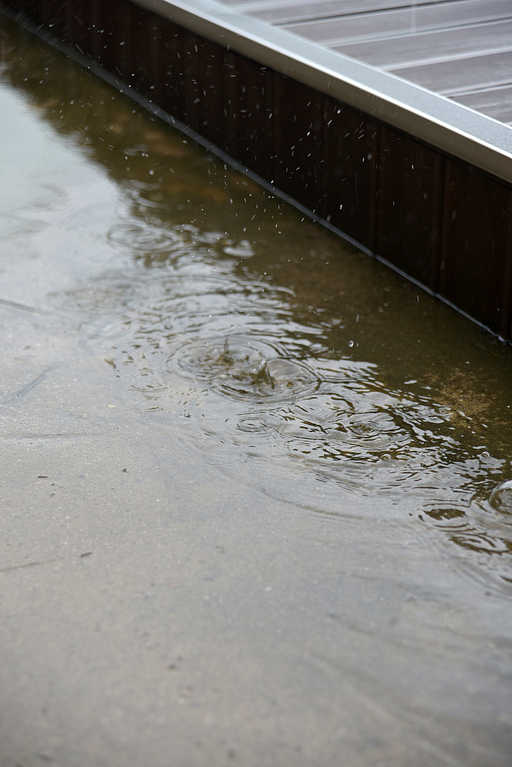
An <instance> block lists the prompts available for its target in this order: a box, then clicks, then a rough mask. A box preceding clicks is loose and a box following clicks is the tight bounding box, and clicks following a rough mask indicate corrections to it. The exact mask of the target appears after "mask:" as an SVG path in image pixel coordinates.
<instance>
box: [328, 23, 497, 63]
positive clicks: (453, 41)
mask: <svg viewBox="0 0 512 767" xmlns="http://www.w3.org/2000/svg"><path fill="white" fill-rule="evenodd" d="M331 47H333V49H334V50H337V51H341V52H342V53H345V54H347V56H352V57H353V58H355V59H361V60H362V61H366V63H367V64H373V65H375V66H378V67H382V68H383V69H386V70H387V71H388V72H392V71H393V70H396V69H402V68H404V67H405V66H408V67H411V66H417V65H420V66H424V65H427V66H428V64H429V63H430V62H431V63H433V64H436V63H438V62H442V61H450V60H451V59H455V60H456V59H459V58H464V59H466V60H468V59H469V60H471V58H473V57H476V56H478V55H479V54H481V53H484V54H490V53H492V54H494V53H500V52H502V51H508V50H511V49H512V21H500V22H495V23H492V24H478V25H471V26H465V27H460V28H458V29H438V30H433V31H428V32H423V33H413V34H410V35H401V36H398V37H393V38H385V39H381V40H375V39H373V40H369V41H364V42H360V43H345V44H342V45H334V46H331Z"/></svg>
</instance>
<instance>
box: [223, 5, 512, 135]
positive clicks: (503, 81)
mask: <svg viewBox="0 0 512 767" xmlns="http://www.w3.org/2000/svg"><path fill="white" fill-rule="evenodd" d="M389 1H390V0H307V1H306V2H305V1H304V0H221V2H223V4H225V5H228V6H229V7H230V8H232V9H233V10H237V11H238V12H240V13H246V14H248V15H251V16H254V17H256V18H258V19H260V20H262V21H266V22H268V23H270V24H272V25H275V26H279V27H281V28H283V29H286V30H288V31H290V32H294V33H295V34H298V35H301V36H303V37H305V38H307V39H309V40H312V41H313V42H316V43H318V44H320V45H323V46H326V47H327V48H330V49H332V50H335V51H340V52H341V53H344V54H346V55H348V56H352V57H353V58H356V59H359V60H360V61H364V62H366V63H368V64H372V65H374V66H377V67H380V68H382V69H384V70H386V71H388V72H391V73H393V74H395V75H398V76H399V77H403V78H404V79H406V80H409V81H410V82H413V83H416V84H418V85H422V86H423V87H425V88H428V89H429V90H433V91H435V92H436V93H439V94H441V95H444V96H447V97H449V98H451V99H453V100H455V101H458V102H459V103H461V104H465V105H466V106H469V107H471V108H472V109H475V110H477V111H479V112H482V113H483V114H486V115H488V116H489V117H493V118H494V119H496V120H499V121H500V122H503V123H506V124H509V125H512V2H511V0H434V1H433V2H432V1H431V2H422V1H421V0H418V2H416V3H414V4H411V2H407V1H406V0H393V7H392V8H389V7H387V6H388V5H389Z"/></svg>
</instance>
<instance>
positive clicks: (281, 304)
mask: <svg viewBox="0 0 512 767" xmlns="http://www.w3.org/2000/svg"><path fill="white" fill-rule="evenodd" d="M45 55H46V56H48V55H56V54H48V53H46V54H45ZM3 57H4V62H5V70H4V74H3V78H4V79H7V80H9V81H10V82H11V83H13V84H15V85H16V86H17V87H19V88H22V89H23V90H25V92H26V93H27V94H28V95H29V98H30V99H31V102H32V104H33V106H34V108H36V109H37V110H39V111H40V112H41V114H42V115H43V116H44V117H45V118H46V119H47V120H49V121H51V123H52V125H53V126H54V128H55V129H56V130H58V131H60V132H61V133H62V134H64V135H65V136H66V137H67V140H68V141H69V142H70V145H71V146H72V147H73V148H74V150H75V151H80V152H83V153H86V154H87V155H88V156H89V157H90V158H91V160H93V161H94V162H96V163H98V164H99V165H100V166H101V167H102V168H104V169H106V171H107V172H108V174H109V176H110V177H111V178H112V179H114V180H115V181H116V183H117V184H118V186H119V189H120V190H121V194H120V198H119V205H118V209H117V211H116V213H115V216H114V217H112V215H110V214H109V213H107V212H105V211H104V210H102V207H101V205H100V204H98V201H97V200H95V199H83V200H82V201H81V202H80V204H78V205H77V204H75V205H74V206H73V207H72V208H70V209H69V210H68V211H67V212H66V211H63V213H62V216H61V219H60V222H59V226H60V227H61V230H62V231H64V232H65V231H79V232H80V233H81V237H82V238H83V243H85V245H86V246H87V247H89V248H91V249H94V248H98V247H100V246H101V248H102V249H105V248H107V249H108V252H109V254H110V258H111V263H112V264H117V263H122V264H124V266H123V268H119V267H117V266H115V265H113V266H110V267H108V266H107V267H106V268H105V271H104V272H103V274H102V276H100V277H99V278H96V279H95V280H92V279H84V280H82V281H81V282H80V281H79V282H78V285H77V286H76V287H75V288H74V289H71V290H69V291H68V293H67V295H66V296H65V297H64V298H63V297H62V296H61V295H60V296H55V297H54V305H55V306H56V307H58V308H59V309H60V310H65V311H67V312H68V313H71V314H73V313H74V314H75V315H76V317H77V319H78V321H80V320H81V318H82V317H84V316H85V317H88V318H89V323H90V324H89V328H90V327H91V325H92V326H93V328H94V343H95V344H101V345H102V350H103V355H104V357H105V359H106V360H107V362H109V363H110V364H111V365H112V366H113V369H115V374H116V375H118V376H120V377H122V378H124V379H126V380H127V381H128V382H129V383H130V385H131V386H132V387H133V388H134V389H136V390H137V391H139V392H140V393H141V394H142V395H143V397H141V402H143V403H144V404H143V406H142V407H143V409H145V410H147V412H148V417H152V418H155V419H159V420H160V421H163V422H165V421H166V419H171V420H172V421H173V422H174V421H176V420H177V422H178V423H179V424H180V426H181V434H182V439H183V440H192V441H193V442H194V443H195V444H196V445H197V446H198V447H199V448H200V449H201V450H203V451H204V452H205V454H207V455H208V457H209V459H210V460H211V461H213V462H215V464H217V465H218V466H219V467H221V469H222V470H223V471H225V472H226V473H228V474H231V475H233V476H235V477H237V479H239V480H240V481H241V482H246V483H249V484H251V485H254V486H256V487H258V488H259V489H261V490H262V491H263V492H264V493H267V494H268V495H272V496H274V497H276V498H280V499H282V500H285V501H290V502H293V503H294V504H297V505H300V506H301V507H303V508H305V509H308V510H311V511H312V512H315V513H319V514H327V515H331V516H333V517H336V516H340V517H341V516H343V517H358V518H361V519H368V520H370V519H372V518H382V517H385V518H389V519H391V518H396V517H399V518H404V517H407V516H409V517H413V518H415V519H417V520H418V521H419V522H421V523H422V524H424V525H428V526H429V527H430V528H432V530H433V531H435V530H437V531H440V532H441V533H442V535H441V537H440V540H442V541H443V542H444V544H448V545H450V544H454V545H456V547H457V550H458V552H459V554H460V555H462V556H463V557H464V559H463V564H464V567H465V568H466V569H467V570H469V571H470V572H471V573H472V574H473V575H476V576H477V577H479V578H483V579H484V580H485V581H486V582H487V583H488V584H489V585H493V586H494V588H499V589H502V590H503V589H505V590H506V589H507V588H508V585H507V584H508V583H509V582H512V566H511V559H510V556H511V553H512V525H511V518H512V516H511V502H510V495H511V492H512V491H511V489H510V487H511V485H510V482H507V480H508V478H509V476H510V472H511V466H510V463H509V462H508V461H509V455H508V446H509V444H510V436H511V434H510V432H511V429H510V384H509V380H510V379H509V375H510V368H511V355H510V350H509V349H507V348H504V347H502V346H501V345H500V344H499V343H498V342H497V341H495V340H493V339H491V338H488V337H487V336H486V335H485V334H484V333H483V332H482V331H480V330H479V329H477V328H475V327H473V326H470V325H468V324H467V323H466V322H465V321H464V320H462V319H461V318H459V317H457V316H454V315H453V314H452V313H451V312H450V311H449V310H447V309H445V308H444V307H442V306H439V305H437V304H436V303H435V302H434V301H433V300H431V299H430V298H428V297H427V296H425V295H423V294H419V293H418V292H417V290H416V289H415V288H414V287H412V286H410V285H407V284H404V283H403V281H402V280H401V278H399V277H397V276H396V275H394V274H392V273H390V272H389V271H388V270H385V269H383V268H381V267H380V266H379V265H378V264H377V263H375V262H372V261H371V260H370V259H367V258H366V257H363V256H361V255H360V254H358V253H356V252H355V251H353V250H352V248H350V247H349V246H347V245H344V244H343V243H341V242H339V241H338V240H337V239H335V238H334V237H332V236H331V235H329V234H328V233H326V232H324V231H321V230H319V229H318V228H317V227H315V226H313V225H312V224H309V223H307V222H303V223H300V222H299V219H298V216H297V214H296V213H294V212H293V211H290V210H289V209H288V208H287V207H286V206H284V205H282V204H280V203H279V201H276V200H275V199H272V198H269V197H268V196H267V195H265V194H264V193H263V192H262V191H261V190H260V189H259V188H258V187H257V186H256V185H255V184H254V183H253V182H251V181H250V180H248V179H246V178H244V177H243V176H242V175H241V174H239V173H236V172H233V171H230V170H226V169H225V168H223V167H222V166H221V165H219V164H218V163H217V162H216V161H214V160H212V158H210V157H209V156H207V155H205V154H204V153H202V152H200V151H197V150H196V149H194V150H193V151H192V150H191V148H190V145H189V144H188V143H187V142H186V141H185V140H184V139H183V138H182V137H180V136H179V135H177V134H175V133H173V132H171V131H169V130H167V129H166V128H165V126H162V125H160V124H159V123H158V122H157V121H156V120H153V121H150V120H148V118H147V117H144V116H140V115H139V114H138V113H137V110H135V109H133V108H132V106H131V105H129V104H128V103H127V102H126V101H125V100H124V99H122V98H121V97H120V96H119V95H118V94H116V93H115V92H114V91H112V90H111V89H110V88H109V87H108V86H106V85H102V86H101V94H102V98H98V96H96V97H95V99H94V108H93V109H89V110H87V107H86V105H87V104H88V103H89V98H90V95H89V91H90V89H91V86H90V83H89V80H88V77H87V76H86V75H84V74H83V73H81V72H80V71H79V70H78V68H74V67H70V68H69V69H67V70H66V71H67V72H69V75H68V79H67V80H63V81H59V88H58V91H56V90H55V83H54V82H52V75H51V72H52V69H51V68H48V67H45V66H44V58H43V60H39V59H38V58H37V56H35V54H34V51H33V49H27V51H26V52H24V54H23V55H22V56H21V57H20V56H18V55H16V56H15V55H11V54H10V52H9V51H8V50H4V52H3ZM60 76H62V75H60ZM56 92H59V93H60V95H59V96H58V97H56V96H55V93H56ZM113 115H115V117H114V116H113ZM42 221H44V210H42V211H41V220H39V221H34V222H32V224H33V229H34V231H35V229H37V227H38V226H41V225H42V224H41V222H42ZM299 223H300V225H299ZM21 224H22V225H21ZM21 224H20V226H21V228H20V231H19V232H18V235H20V236H21V235H26V234H27V232H28V231H30V226H31V224H30V222H27V221H23V222H21ZM13 236H16V232H14V233H13ZM105 263H107V262H106V261H105ZM490 382H492V384H491V383H490ZM500 483H504V484H500ZM498 485H499V486H500V487H499V489H496V488H497V487H498ZM433 534H434V535H435V533H433ZM438 539H439V538H437V537H436V540H438Z"/></svg>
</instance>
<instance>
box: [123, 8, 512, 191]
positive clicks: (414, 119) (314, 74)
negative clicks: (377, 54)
mask: <svg viewBox="0 0 512 767" xmlns="http://www.w3.org/2000/svg"><path fill="white" fill-rule="evenodd" d="M132 1H133V2H134V3H135V4H136V5H140V6H142V7H144V8H146V9H148V10H150V11H153V12H154V13H156V14H158V15H159V16H162V17H163V18H166V19H169V20H171V21H173V22H175V23H176V24H179V25H180V26H182V27H185V28H186V29H188V30H190V31H192V32H194V33H196V34H199V35H202V36H203V37H205V38H207V39H209V40H211V41H212V42H216V43H218V44H219V45H221V46H224V47H225V48H228V49H232V50H234V51H236V52H238V53H240V54H242V55H244V56H246V57H247V58H250V59H252V60H254V61H256V62H257V63H259V64H261V65H262V66H266V67H270V68H271V69H274V70H276V71H277V72H279V73H281V74H283V75H287V76H288V77H291V78H293V79H295V80H297V81H299V82H301V83H303V84H305V85H308V86H310V87H312V88H314V89H316V90H318V91H320V92H322V93H325V94H328V95H330V96H332V97H334V98H336V99H338V100H339V101H341V102H343V103H345V104H347V105H349V106H352V107H354V108H356V109H360V110H361V111H362V112H365V113H366V114H368V115H371V116H373V117H375V118H376V119H378V120H380V121H382V122H384V123H386V124H388V125H391V126H392V127H394V128H397V129H398V130H401V131H404V132H405V133H407V134H408V135H410V136H411V137H415V138H417V139H420V140H421V141H424V142H426V143H427V144H429V145H431V146H433V147H435V148H437V149H440V150H442V151H443V152H447V153H448V154H450V155H452V156H454V157H456V158H460V159H462V160H465V161H466V162H468V163H470V164H472V165H475V166H477V167H478V168H480V169H482V170H484V171H487V172H488V173H491V174H492V175H494V176H497V177H498V178H500V179H502V180H503V181H506V182H508V183H512V128H511V127H509V126H507V125H504V124H503V123H500V122H498V121H497V120H493V119H492V118H491V117H487V116H485V115H483V114H480V113H479V112H475V111H474V110H472V109H470V108H469V107H465V106H463V105H461V104H458V103H456V102H454V101H450V100H449V99H448V98H445V97H444V96H439V95H438V94H436V93H433V92H432V91H429V90H427V89H425V88H422V87H421V86H418V85H414V84H413V83H409V82H407V81H406V80H403V79H402V78H400V77H397V76H395V75H392V74H389V73H388V72H384V71H383V70H381V69H378V68H376V67H373V66H370V65H369V64H365V63H363V62H360V61H357V60H356V59H352V58H350V57H349V56H345V55H343V54H341V53H337V52H335V51H331V50H328V49H326V48H323V47H321V46H320V45H317V44H315V43H312V42H310V41H308V40H305V39H304V38H302V37H299V36H298V35H295V34H293V33H291V32H287V31H286V30H282V29H278V28H276V27H272V26H270V25H268V24H266V23H264V22H261V21H259V20H257V19H254V18H251V17H249V16H245V15H243V14H240V13H237V12H235V11H231V10H230V9H229V8H228V7H227V6H224V5H221V4H219V3H216V2H212V0H172V1H171V0H132Z"/></svg>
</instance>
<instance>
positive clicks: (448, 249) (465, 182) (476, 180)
mask: <svg viewBox="0 0 512 767" xmlns="http://www.w3.org/2000/svg"><path fill="white" fill-rule="evenodd" d="M509 206H510V189H508V188H507V187H506V186H505V185H503V184H501V183H499V182H498V181H497V180H496V179H493V178H491V177H489V176H487V175H486V174H484V173H483V172H480V171H478V170H476V169H475V168H474V167H473V166H471V165H467V164H465V163H462V162H458V161H456V160H453V159H451V158H448V159H447V160H446V184H445V199H444V209H443V243H442V254H441V263H440V280H439V292H440V294H441V295H442V296H443V298H446V299H448V300H449V301H451V302H452V303H453V304H455V306H458V307H459V308H460V309H462V310H463V311H465V312H467V313H468V314H469V315H471V316H472V317H474V318H475V319H477V320H479V321H480V322H482V323H484V324H485V325H486V326H487V327H488V328H490V329H491V330H492V331H493V332H495V333H500V332H502V330H503V327H504V324H505V325H506V323H507V318H506V317H504V318H503V319H502V311H503V309H504V306H503V293H504V287H505V281H506V276H507V270H509V265H508V261H509V259H510V257H511V254H510V251H509V252H508V253H507V246H508V247H510V244H509V242H510V231H509V230H510V207H509Z"/></svg>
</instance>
